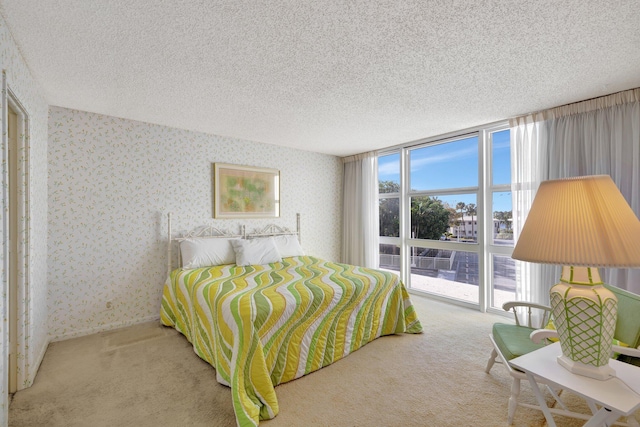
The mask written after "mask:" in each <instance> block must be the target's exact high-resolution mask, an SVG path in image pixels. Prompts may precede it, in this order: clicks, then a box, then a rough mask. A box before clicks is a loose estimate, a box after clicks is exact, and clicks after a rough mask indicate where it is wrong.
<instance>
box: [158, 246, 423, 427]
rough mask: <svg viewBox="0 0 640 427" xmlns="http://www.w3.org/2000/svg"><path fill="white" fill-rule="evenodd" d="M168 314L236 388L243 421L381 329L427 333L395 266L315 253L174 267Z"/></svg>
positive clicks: (166, 295) (264, 413)
mask: <svg viewBox="0 0 640 427" xmlns="http://www.w3.org/2000/svg"><path fill="white" fill-rule="evenodd" d="M161 321H162V323H163V324H164V325H167V326H172V327H175V328H176V329H177V330H178V331H180V332H181V333H182V334H183V335H185V336H186V337H187V339H188V340H189V341H190V342H191V343H192V344H193V348H194V350H195V352H196V354H198V356H200V357H201V358H203V359H204V360H206V361H207V362H209V363H210V364H211V365H212V366H213V367H214V368H215V369H216V377H217V380H218V382H220V383H222V384H225V385H228V386H230V387H231V393H232V398H233V407H234V411H235V414H236V420H237V423H238V425H239V426H242V427H244V426H254V425H257V424H258V420H259V419H270V418H273V417H275V416H276V415H277V413H278V401H277V399H276V394H275V390H274V386H275V385H278V384H281V383H284V382H287V381H291V380H293V379H295V378H299V377H301V376H303V375H305V374H308V373H310V372H313V371H316V370H318V369H320V368H322V367H323V366H327V365H329V364H331V363H333V362H335V361H337V360H339V359H341V358H343V357H344V356H346V355H348V354H349V353H351V352H353V351H355V350H357V349H359V348H360V347H362V346H363V345H365V344H367V343H368V342H371V341H373V340H374V339H376V338H378V337H380V336H382V335H391V334H397V333H402V332H407V333H420V332H422V326H421V325H420V322H419V320H418V318H417V315H416V312H415V311H414V308H413V305H412V304H411V300H410V298H409V294H408V293H407V290H406V288H405V287H404V285H403V284H402V282H400V280H399V279H398V277H397V276H396V275H394V274H392V273H389V272H385V271H380V270H373V269H367V268H362V267H355V266H352V265H346V264H338V263H334V262H329V261H324V260H321V259H318V258H314V257H310V256H301V257H291V258H284V259H283V261H282V262H278V263H274V264H269V265H254V266H248V267H238V266H236V265H235V264H232V265H222V266H216V267H207V268H198V269H193V270H183V269H177V270H174V271H173V272H172V273H171V276H170V277H169V278H168V279H167V282H166V284H165V286H164V290H163V295H162V307H161Z"/></svg>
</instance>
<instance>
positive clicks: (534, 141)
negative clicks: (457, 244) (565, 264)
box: [511, 113, 559, 304]
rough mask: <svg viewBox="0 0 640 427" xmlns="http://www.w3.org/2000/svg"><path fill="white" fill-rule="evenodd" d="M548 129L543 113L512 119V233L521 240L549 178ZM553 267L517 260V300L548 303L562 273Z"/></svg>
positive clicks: (516, 238)
mask: <svg viewBox="0 0 640 427" xmlns="http://www.w3.org/2000/svg"><path fill="white" fill-rule="evenodd" d="M547 149H548V147H547V132H546V131H545V126H544V119H543V117H542V115H541V114H539V113H537V114H532V115H529V116H525V117H519V118H517V119H514V120H512V121H511V190H512V195H513V215H512V218H513V224H512V227H513V233H514V239H515V241H517V240H518V237H519V235H520V232H521V231H522V226H523V225H524V222H525V220H526V219H527V214H528V213H529V209H530V208H531V204H532V203H533V199H534V197H535V195H536V192H537V191H538V186H539V185H540V182H542V181H544V180H546V179H547V176H548V170H547V162H546V158H547ZM553 270H554V268H553V267H549V266H544V265H542V264H534V263H529V262H523V261H516V299H517V300H520V301H531V302H537V303H539V304H548V303H549V289H550V288H551V286H553V285H554V284H555V283H556V279H557V277H559V276H555V277H554V276H553V274H554V272H553Z"/></svg>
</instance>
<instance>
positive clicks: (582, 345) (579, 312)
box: [551, 284, 617, 367]
mask: <svg viewBox="0 0 640 427" xmlns="http://www.w3.org/2000/svg"><path fill="white" fill-rule="evenodd" d="M555 288H556V287H554V289H552V290H551V306H552V307H553V316H554V322H555V324H556V328H557V330H558V334H559V336H560V345H561V347H562V353H563V354H564V355H565V356H567V357H569V358H570V359H571V360H573V361H575V362H580V363H584V364H585V365H592V366H596V367H599V366H604V365H606V364H607V363H609V358H610V357H611V346H612V342H613V335H614V332H615V327H616V311H617V301H616V300H615V299H613V298H607V297H604V296H603V295H598V292H597V290H598V288H601V286H594V287H593V288H592V291H593V294H594V295H593V296H592V297H591V298H585V297H584V296H575V297H571V296H569V295H567V294H568V293H570V292H569V291H568V290H567V289H566V288H565V287H564V284H562V285H561V286H559V289H555ZM565 298H566V299H565Z"/></svg>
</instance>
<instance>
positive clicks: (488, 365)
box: [484, 348, 498, 374]
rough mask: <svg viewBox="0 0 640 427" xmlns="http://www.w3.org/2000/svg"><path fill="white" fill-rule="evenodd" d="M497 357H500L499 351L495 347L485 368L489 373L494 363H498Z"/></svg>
mask: <svg viewBox="0 0 640 427" xmlns="http://www.w3.org/2000/svg"><path fill="white" fill-rule="evenodd" d="M496 357H498V352H497V351H496V349H495V348H494V349H493V350H491V356H489V360H488V361H487V367H486V368H484V371H485V372H486V373H487V374H488V373H489V371H490V370H491V368H492V367H493V364H494V363H496Z"/></svg>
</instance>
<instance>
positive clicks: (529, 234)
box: [512, 175, 640, 380]
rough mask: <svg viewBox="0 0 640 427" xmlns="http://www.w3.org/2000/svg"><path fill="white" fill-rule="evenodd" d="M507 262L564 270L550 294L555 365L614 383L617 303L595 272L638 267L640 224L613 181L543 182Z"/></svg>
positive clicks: (603, 177) (586, 178)
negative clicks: (555, 339)
mask: <svg viewBox="0 0 640 427" xmlns="http://www.w3.org/2000/svg"><path fill="white" fill-rule="evenodd" d="M512 257H513V258H514V259H518V260H522V261H529V262H536V263H545V264H560V265H562V274H561V277H560V282H559V283H558V284H556V285H555V286H553V287H552V288H551V291H550V300H551V309H552V314H553V319H554V323H555V326H556V329H557V330H558V336H559V338H560V346H561V347H562V355H561V356H559V357H558V363H560V365H562V366H563V367H565V368H566V369H568V370H569V371H571V372H573V373H576V374H579V375H584V376H587V377H591V378H596V379H600V380H604V379H607V378H609V377H611V376H615V372H614V371H613V369H612V368H610V367H609V358H610V357H611V347H612V343H613V334H614V332H615V328H616V317H617V304H618V303H617V299H616V297H615V295H614V294H613V293H612V292H611V291H609V290H608V289H606V288H605V287H604V286H603V282H602V280H601V278H600V273H599V271H598V267H613V268H629V267H640V221H638V218H637V217H636V215H635V214H634V212H633V211H632V210H631V207H629V205H628V204H627V202H626V200H625V199H624V197H623V196H622V194H621V193H620V191H619V190H618V188H617V187H616V185H615V184H614V182H613V180H612V179H611V177H609V176H608V175H596V176H583V177H577V178H567V179H558V180H551V181H544V182H542V183H541V184H540V187H539V189H538V192H537V194H536V196H535V199H534V200H533V204H532V205H531V209H530V211H529V215H528V216H527V219H526V221H525V224H524V226H523V228H522V232H521V233H520V237H519V238H518V241H517V244H516V247H515V248H514V250H513V255H512Z"/></svg>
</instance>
